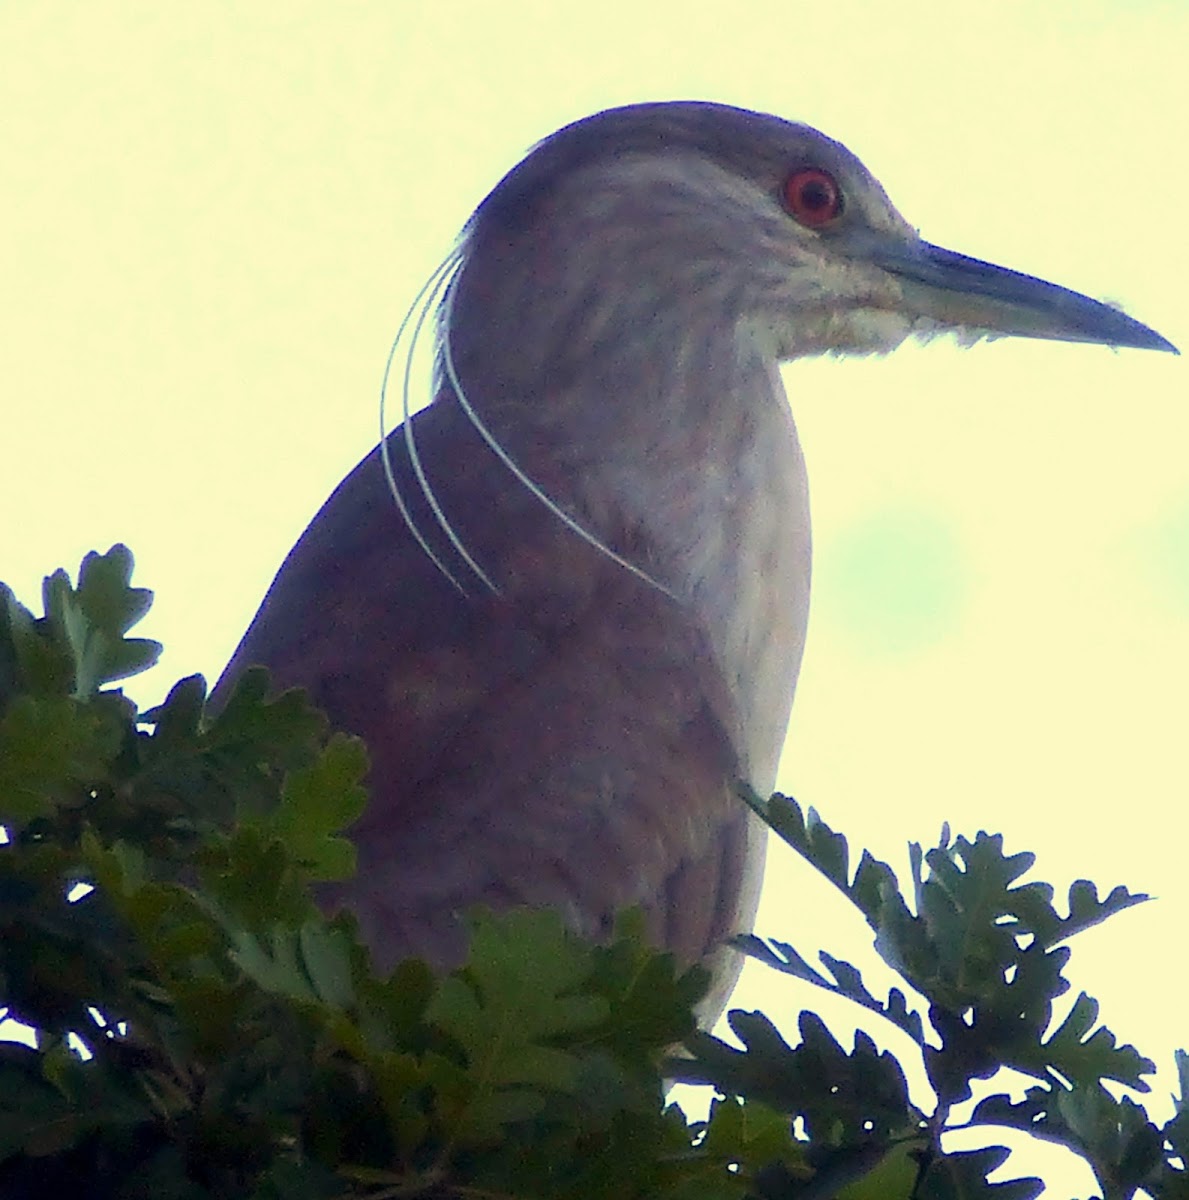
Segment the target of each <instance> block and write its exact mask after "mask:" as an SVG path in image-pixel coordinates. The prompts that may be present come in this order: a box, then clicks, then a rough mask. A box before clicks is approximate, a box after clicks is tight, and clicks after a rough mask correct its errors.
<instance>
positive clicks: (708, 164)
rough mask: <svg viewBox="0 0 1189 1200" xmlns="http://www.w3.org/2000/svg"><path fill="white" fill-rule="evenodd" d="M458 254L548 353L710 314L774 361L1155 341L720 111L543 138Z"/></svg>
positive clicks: (591, 126) (797, 130)
mask: <svg viewBox="0 0 1189 1200" xmlns="http://www.w3.org/2000/svg"><path fill="white" fill-rule="evenodd" d="M467 252H468V255H469V256H470V257H471V258H472V259H474V260H475V261H476V274H479V275H482V274H483V273H484V269H485V268H486V269H487V270H489V271H490V275H489V276H488V279H489V280H491V279H495V278H500V279H503V280H505V281H507V280H509V279H510V280H511V283H512V287H513V294H512V295H510V296H507V297H506V298H505V299H506V301H507V303H508V304H510V305H511V308H512V311H513V312H514V314H515V320H516V322H517V325H518V328H520V329H521V330H522V331H527V332H529V333H530V335H531V336H533V337H534V339H536V340H538V341H539V342H540V343H541V344H546V345H549V346H550V348H551V350H550V352H551V353H552V354H553V355H554V356H555V357H560V358H561V359H564V358H565V357H566V355H565V353H564V351H563V350H562V348H561V347H559V345H558V341H559V338H560V340H561V341H563V342H565V343H567V344H568V345H569V346H570V349H571V354H584V355H586V356H587V360H588V361H589V357H590V355H591V354H592V352H594V353H597V352H603V353H606V354H611V353H612V349H611V348H612V346H615V347H620V348H622V347H624V346H626V345H630V344H631V342H632V335H633V332H638V334H639V336H641V337H645V336H647V337H649V338H651V339H653V341H652V343H651V344H652V345H653V346H654V347H657V346H660V345H662V344H664V343H666V342H668V343H669V344H670V345H671V346H677V347H679V346H680V345H681V344H682V339H683V338H686V339H688V338H695V339H704V338H705V337H707V336H711V335H712V334H713V333H715V332H717V331H719V330H721V329H722V327H723V326H730V327H731V329H732V330H733V331H734V332H736V333H742V334H744V335H745V336H748V337H751V338H754V339H757V340H758V341H759V343H760V344H761V345H762V346H763V347H764V348H765V350H766V351H767V352H768V353H770V354H771V356H772V357H774V358H776V359H779V360H787V359H790V358H795V357H799V356H801V355H805V354H815V353H823V352H838V353H853V352H860V353H861V352H869V351H878V350H889V349H891V348H893V347H894V346H896V345H898V344H899V343H900V342H901V341H903V340H904V339H905V338H906V337H908V336H910V335H913V334H919V335H923V336H930V335H933V334H936V333H938V332H940V331H946V330H953V331H955V332H957V333H959V335H960V336H962V337H963V338H964V339H966V340H973V339H976V338H978V337H981V336H1020V337H1033V338H1050V339H1056V340H1062V341H1084V342H1098V343H1103V344H1107V345H1112V346H1134V347H1140V348H1146V349H1161V350H1174V347H1173V346H1172V345H1171V343H1169V342H1167V341H1166V340H1165V339H1164V338H1162V337H1161V336H1160V335H1159V334H1157V333H1155V332H1154V331H1153V330H1151V329H1149V328H1148V327H1147V326H1145V325H1142V324H1140V323H1139V322H1138V321H1135V320H1133V319H1132V318H1130V317H1128V316H1126V315H1124V314H1123V313H1121V312H1119V311H1118V310H1117V309H1115V308H1112V307H1110V306H1109V305H1106V304H1103V303H1100V302H1099V301H1096V300H1093V299H1091V298H1089V297H1087V296H1083V295H1080V294H1079V293H1077V292H1073V291H1069V290H1067V289H1065V288H1062V287H1058V286H1056V285H1054V284H1050V283H1046V282H1044V281H1043V280H1040V279H1036V278H1034V277H1032V276H1030V275H1025V274H1021V273H1019V272H1016V271H1011V270H1008V269H1006V268H1004V267H998V266H994V265H993V264H990V263H986V262H982V261H980V260H978V259H973V258H968V257H966V256H964V255H961V254H957V253H955V252H953V251H950V250H945V249H942V248H941V247H939V246H934V245H932V244H931V243H929V242H926V241H924V240H923V239H922V238H921V237H920V236H919V235H918V234H917V232H916V230H915V229H914V228H913V227H912V226H911V225H910V224H909V223H908V222H907V221H906V220H905V219H904V218H903V217H902V216H901V215H900V213H899V212H897V210H896V209H895V207H894V206H893V205H892V203H891V201H890V200H889V199H888V196H887V194H886V193H885V192H884V190H883V188H882V187H881V186H880V184H879V183H878V181H877V180H876V179H875V178H874V177H873V176H872V175H871V174H870V172H868V171H867V169H866V168H865V167H864V166H863V164H862V163H861V162H860V161H859V160H858V159H857V158H856V157H855V156H854V155H853V154H852V153H851V152H850V151H849V150H847V149H846V148H845V147H844V146H842V145H840V144H839V143H838V142H835V141H832V140H831V139H830V138H827V137H825V136H824V135H822V134H820V133H818V132H817V131H816V130H814V129H811V128H809V127H808V126H805V125H798V124H793V123H791V122H788V121H784V120H782V119H780V118H778V117H774V116H769V115H765V114H761V113H755V112H750V111H747V110H744V109H738V108H733V107H729V106H726V105H720V104H710V103H701V102H673V103H654V104H639V105H633V106H629V107H626V108H619V109H612V110H609V111H607V112H603V113H599V114H597V115H595V116H592V117H589V118H586V119H585V120H581V121H578V122H576V123H575V124H572V125H569V126H567V127H566V128H564V129H562V130H560V131H559V132H557V133H555V134H553V135H552V136H551V137H549V138H547V139H546V140H545V141H544V142H542V143H541V144H540V145H538V146H537V147H536V148H535V149H534V150H533V151H532V153H531V154H530V155H529V156H528V157H527V158H526V159H525V160H524V161H523V162H522V163H520V164H519V165H518V166H517V167H516V168H514V169H513V170H512V171H511V172H510V173H509V174H508V175H507V176H506V177H505V178H504V179H503V180H502V181H501V182H500V183H499V185H497V187H496V188H495V189H494V190H493V191H492V193H491V194H490V195H489V196H488V197H487V199H486V200H485V201H484V202H483V204H482V205H481V206H480V207H479V209H478V211H477V212H476V214H475V217H474V219H473V221H472V223H471V226H470V230H469V236H468V239H467ZM490 290H491V291H492V292H493V294H494V293H496V292H498V291H499V288H498V286H492V287H491V288H490ZM522 349H523V347H522ZM616 352H617V353H618V352H619V351H616Z"/></svg>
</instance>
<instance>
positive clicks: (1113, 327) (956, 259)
mask: <svg viewBox="0 0 1189 1200" xmlns="http://www.w3.org/2000/svg"><path fill="white" fill-rule="evenodd" d="M881 251H882V252H879V251H877V253H876V255H875V257H876V260H877V261H878V262H879V265H880V266H882V267H883V268H884V269H885V270H887V271H889V272H890V273H891V274H893V275H895V276H896V277H897V278H898V279H899V280H900V282H901V285H902V286H903V289H904V298H905V300H906V301H907V307H909V308H910V309H911V310H913V311H916V312H918V313H919V314H920V315H921V316H922V317H924V318H925V319H926V320H929V321H932V322H936V323H937V324H938V325H939V326H956V327H962V328H965V329H969V330H972V331H975V332H984V333H987V334H990V335H992V336H994V335H995V334H1000V335H1004V336H1010V337H1031V338H1050V339H1052V340H1054V341H1060V342H1099V343H1101V344H1103V345H1107V346H1133V347H1135V348H1136V349H1140V350H1168V351H1171V352H1172V353H1173V354H1178V353H1180V352H1179V351H1178V350H1177V348H1176V346H1174V345H1173V344H1172V342H1170V341H1168V340H1167V339H1166V338H1163V337H1161V336H1160V334H1158V333H1157V332H1156V331H1155V330H1154V329H1149V328H1148V327H1147V326H1146V325H1141V324H1140V322H1139V321H1135V320H1132V318H1131V317H1129V316H1126V315H1125V314H1124V313H1121V312H1119V310H1118V309H1115V308H1111V307H1110V305H1109V304H1101V303H1100V302H1099V301H1097V300H1091V299H1090V297H1089V296H1083V295H1082V294H1081V293H1080V292H1071V291H1070V290H1069V289H1068V288H1063V287H1058V286H1057V285H1056V284H1055V283H1046V282H1045V281H1044V280H1043V279H1037V278H1035V277H1034V276H1032V275H1024V274H1021V273H1020V272H1019V271H1009V270H1008V269H1007V268H1006V267H997V266H995V265H994V264H993V263H989V262H983V261H982V260H980V259H977V258H967V257H966V255H964V254H957V253H955V252H954V251H953V250H945V249H943V248H942V247H941V246H934V245H932V244H930V243H929V242H917V243H916V244H915V245H914V244H909V245H903V246H895V247H889V246H884V247H881Z"/></svg>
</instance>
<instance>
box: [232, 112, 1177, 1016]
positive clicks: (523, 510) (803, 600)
mask: <svg viewBox="0 0 1189 1200" xmlns="http://www.w3.org/2000/svg"><path fill="white" fill-rule="evenodd" d="M438 284H439V285H440V287H439V289H432V288H431V289H430V292H429V293H428V297H429V298H428V300H427V301H426V304H427V306H428V305H430V304H432V303H433V302H434V296H435V291H436V290H440V294H441V297H442V303H441V310H440V315H439V324H438V339H439V343H438V372H437V391H436V398H435V400H434V403H433V404H432V405H431V406H430V407H429V408H427V409H425V410H424V411H423V412H420V413H418V414H417V415H416V416H415V417H413V418H411V419H410V418H408V417H407V416H406V420H405V421H404V424H403V427H402V428H401V429H398V430H397V431H396V432H395V433H393V434H392V435H391V437H390V439H389V440H388V442H387V446H388V455H387V456H386V455H384V454H382V453H381V452H380V450H379V449H377V450H376V451H373V452H372V453H371V454H370V455H369V456H368V457H367V458H365V459H364V460H363V461H362V462H361V463H360V464H359V465H358V466H357V467H356V468H355V470H354V471H352V472H351V474H350V475H348V476H347V478H346V479H345V480H344V481H343V483H342V484H341V485H340V486H339V487H338V489H337V490H336V491H335V492H334V494H333V495H332V496H331V497H330V499H329V500H328V501H327V502H326V504H325V505H324V506H323V508H322V510H321V511H320V512H319V513H318V515H317V516H316V517H315V518H314V520H313V522H312V523H311V524H310V526H309V528H308V529H307V530H306V531H305V533H304V534H303V536H302V538H301V540H300V541H299V542H298V543H297V545H296V546H295V547H294V549H293V551H292V552H291V553H290V555H289V557H288V558H287V559H286V561H285V563H284V565H283V566H282V568H281V570H280V572H279V574H278V575H277V577H276V580H275V582H274V583H273V585H272V587H271V589H270V590H269V592H268V595H267V597H266V598H265V600H264V603H263V605H262V607H261V609H260V611H259V613H258V614H257V616H256V618H255V620H254V621H253V623H252V626H251V628H250V629H249V630H248V632H247V634H246V635H245V637H244V639H243V641H242V643H241V644H240V646H239V649H238V650H237V651H236V653H235V656H234V658H233V659H232V661H231V663H230V665H229V666H228V668H227V672H226V674H225V676H224V681H223V684H222V685H221V686H222V687H223V688H225V686H226V682H227V680H229V679H231V678H234V677H235V676H236V675H237V674H238V673H239V672H240V671H242V670H243V669H244V668H245V667H246V666H247V665H248V664H250V663H263V664H265V665H266V666H268V667H269V668H271V670H272V672H273V675H274V678H275V680H276V682H277V683H278V684H280V685H284V686H290V685H302V686H304V687H306V688H308V689H309V690H310V692H311V693H312V695H313V698H314V700H315V701H316V702H317V703H318V704H319V705H321V706H322V707H323V708H324V709H325V710H326V712H327V713H328V714H329V716H330V718H331V721H332V722H333V723H334V725H335V726H337V727H339V728H342V729H346V730H350V731H353V732H355V733H358V734H360V735H362V736H363V738H365V739H366V742H367V744H368V747H369V749H370V752H371V759H372V769H371V775H370V786H371V791H372V802H371V806H370V808H369V809H368V811H367V813H366V815H365V816H364V818H363V820H362V822H361V823H360V824H359V825H358V826H357V828H356V830H355V834H356V837H357V841H358V844H359V851H360V862H359V874H358V878H357V879H355V880H354V881H353V882H351V883H350V884H349V885H347V886H345V887H344V888H342V889H341V890H340V892H339V893H338V895H337V897H335V899H336V900H338V901H343V902H346V903H349V904H350V905H351V906H352V907H353V908H354V909H355V910H356V911H357V913H358V915H359V918H360V921H361V922H362V927H363V929H364V931H365V934H366V936H367V937H368V939H369V941H370V943H371V945H372V947H373V949H374V952H375V954H376V956H377V958H378V959H379V961H380V962H381V963H382V964H391V963H392V962H393V961H394V960H396V959H398V958H400V957H402V956H405V955H409V954H418V955H422V956H424V957H426V958H427V959H429V960H430V961H431V962H432V963H434V964H436V965H438V966H440V967H444V966H448V965H452V964H454V963H455V962H457V961H458V959H459V958H460V957H461V956H462V954H463V951H464V941H465V934H464V933H463V931H462V930H463V927H462V926H461V925H460V922H459V917H458V914H459V912H460V911H465V910H466V909H468V908H469V907H471V906H473V905H477V904H488V905H492V906H497V907H503V906H508V905H513V904H532V905H536V904H547V905H552V906H555V907H557V908H559V909H560V910H561V911H562V912H563V913H564V914H565V916H566V917H567V918H568V920H569V921H570V923H571V924H572V925H573V926H574V927H575V928H576V929H579V930H582V931H586V932H588V933H591V934H596V935H597V934H600V933H603V932H605V931H606V930H607V928H608V925H609V922H610V921H611V919H612V917H613V915H614V914H615V913H616V912H617V910H620V909H623V908H626V907H628V906H631V905H641V906H643V907H644V909H645V910H646V913H647V916H648V920H649V929H650V932H651V935H652V936H653V937H654V938H655V939H656V941H657V942H658V943H659V944H660V945H662V946H665V947H668V948H670V949H672V950H674V951H675V952H676V953H677V954H678V955H679V956H680V957H681V958H682V959H684V960H686V961H692V960H696V959H700V958H705V957H707V956H711V961H712V963H713V965H714V969H715V974H716V984H715V990H714V994H713V996H712V997H711V998H710V1000H709V1002H708V1003H707V1005H706V1008H705V1012H704V1016H705V1018H706V1019H710V1018H712V1017H713V1016H714V1015H715V1014H716V1013H717V1012H718V1011H719V1009H720V1008H721V1006H722V1004H723V1003H724V1002H725V998H726V996H727V994H728V993H729V991H730V988H731V986H732V985H733V982H734V979H735V976H736V973H737V969H738V968H737V958H736V956H735V955H734V954H733V953H732V952H729V951H723V950H722V949H720V948H719V946H720V943H721V942H722V940H723V938H724V937H726V936H727V935H729V934H730V933H732V932H735V931H741V930H747V929H749V928H750V926H751V922H752V919H753V917H754V913H755V908H756V902H757V898H758V895H759V890H760V879H761V876H762V873H763V861H764V842H765V833H764V830H763V829H762V828H761V827H760V825H759V823H758V821H757V820H756V819H755V818H754V817H752V816H751V815H750V814H749V811H748V810H747V808H746V807H745V805H744V804H743V803H742V802H741V800H740V799H739V798H738V796H737V793H736V781H737V780H738V779H744V780H746V781H747V782H748V783H750V785H751V786H752V787H753V788H754V789H755V790H756V791H758V792H760V793H761V794H765V795H766V794H767V793H768V792H770V791H771V790H772V788H773V786H774V783H775V778H776V766H777V759H778V757H779V755H780V749H781V744H782V742H783V740H784V736H785V729H786V725H787V723H788V719H789V711H790V707H791V705H792V702H793V689H794V686H795V684H796V681H797V672H798V668H799V665H800V661H801V650H802V646H803V644H804V640H805V623H806V613H807V610H808V604H809V561H810V537H809V499H808V492H807V485H806V476H805V464H804V460H803V458H802V455H801V449H800V446H799V445H798V442H797V434H796V430H795V429H794V427H793V421H792V417H791V415H790V413H789V408H788V404H787V401H786V398H785V393H784V390H783V388H782V386H781V380H780V376H779V373H778V371H777V367H778V364H780V363H783V362H787V361H788V360H790V359H794V358H799V357H801V356H803V355H810V354H820V353H823V352H830V353H852V354H865V353H869V352H872V351H886V350H890V349H892V348H893V347H895V346H896V345H898V344H899V343H900V342H902V341H903V340H904V339H905V338H906V337H908V336H909V335H912V334H933V333H935V332H937V331H938V330H947V329H951V330H958V331H960V332H961V333H963V334H964V335H965V336H968V337H973V336H977V335H980V334H988V333H990V334H1000V335H1017V336H1023V337H1038V338H1055V339H1060V340H1066V341H1085V342H1101V343H1106V344H1108V345H1112V346H1135V347H1144V348H1150V349H1163V350H1171V349H1172V348H1173V347H1172V346H1171V345H1170V344H1169V343H1168V342H1166V341H1165V340H1164V339H1163V338H1161V337H1160V336H1159V335H1158V334H1156V333H1154V332H1153V331H1152V330H1151V329H1148V328H1147V327H1146V326H1144V325H1141V324H1139V323H1138V322H1136V321H1133V320H1132V319H1131V318H1129V317H1126V316H1124V315H1123V314H1122V313H1120V312H1118V311H1116V310H1115V309H1113V308H1109V307H1107V306H1105V305H1103V304H1099V303H1097V302H1096V301H1094V300H1091V299H1089V298H1087V297H1085V296H1081V295H1078V294H1076V293H1073V292H1069V291H1066V290H1064V289H1062V288H1059V287H1055V286H1053V285H1052V284H1048V283H1044V282H1041V281H1040V280H1038V279H1034V278H1032V277H1030V276H1027V275H1020V274H1016V273H1015V272H1012V271H1007V270H1004V269H1003V268H1000V267H995V266H991V265H989V264H987V263H984V262H979V261H977V260H974V259H970V258H965V257H963V256H962V255H960V254H955V253H953V252H951V251H948V250H942V249H940V248H938V247H936V246H932V245H930V244H929V243H927V242H924V241H922V240H921V239H920V238H919V237H918V236H917V234H916V232H915V230H914V229H913V228H912V227H911V226H910V225H909V224H908V223H907V222H906V221H905V220H904V218H903V217H901V216H900V214H899V213H898V212H897V211H896V210H895V209H894V208H893V207H892V205H891V203H890V202H889V200H888V198H887V196H886V195H885V194H884V192H883V189H882V188H881V187H880V185H879V184H878V183H877V182H876V181H875V180H874V179H873V178H872V177H871V175H869V174H868V172H867V171H866V170H865V169H864V167H863V165H862V163H860V162H859V161H858V159H857V158H855V156H854V155H853V154H851V153H850V152H849V151H847V150H846V149H845V148H844V147H843V146H840V145H839V144H838V143H837V142H833V141H831V140H830V139H828V138H826V137H823V136H822V135H821V134H820V133H817V132H815V131H814V130H812V129H809V128H806V127H805V126H803V125H793V124H790V123H788V122H787V121H783V120H780V119H779V118H777V117H773V116H765V115H762V114H759V113H754V112H747V111H743V110H740V109H736V108H728V107H725V106H723V105H717V104H703V103H672V104H642V105H636V106H633V107H629V108H621V109H615V110H612V111H610V112H604V113H600V114H598V115H596V116H593V117H590V118H589V119H587V120H583V121H579V122H577V123H576V124H574V125H570V126H568V127H567V128H565V129H562V130H561V131H560V132H558V133H556V134H554V135H553V136H552V137H550V138H548V139H547V140H546V141H544V142H543V143H541V144H540V145H539V146H538V147H537V148H536V149H535V150H533V152H532V153H531V154H530V155H529V156H528V157H527V158H526V159H525V160H524V161H523V162H522V163H521V164H520V165H519V166H517V167H516V168H515V169H514V170H512V171H511V172H510V173H509V174H508V175H507V176H506V177H505V178H504V179H503V180H502V181H501V182H500V183H499V184H498V185H497V186H496V188H495V190H494V191H493V192H492V193H491V194H490V195H489V196H488V197H487V199H486V200H484V201H483V203H482V204H481V205H480V206H479V209H478V211H477V212H476V213H475V215H474V217H473V219H472V220H471V222H470V223H469V225H468V226H467V229H466V231H465V233H464V235H463V238H462V241H461V244H460V247H459V249H458V251H457V253H456V254H455V255H454V256H452V258H451V259H450V260H449V262H448V263H447V264H446V267H445V269H444V270H443V272H442V274H441V275H440V276H439V277H438ZM423 315H424V314H423ZM385 458H387V459H388V462H387V463H386V462H385ZM386 468H387V470H386ZM386 475H387V478H386ZM394 496H395V498H396V504H394ZM398 509H399V512H398ZM402 516H403V519H402Z"/></svg>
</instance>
